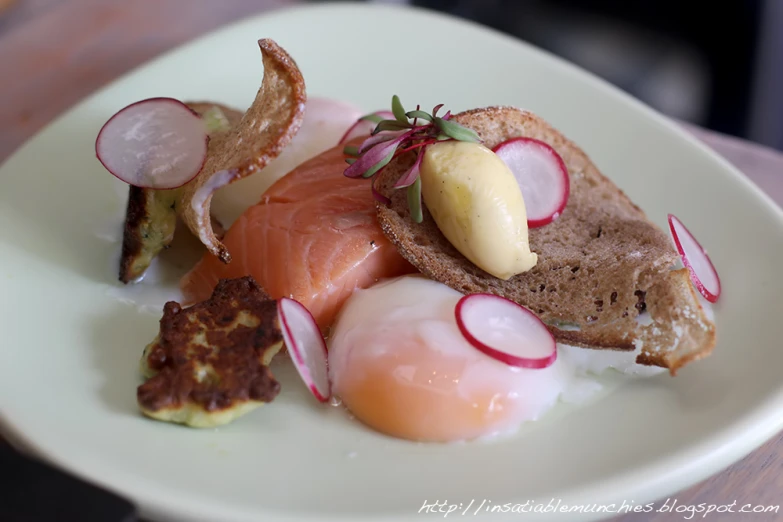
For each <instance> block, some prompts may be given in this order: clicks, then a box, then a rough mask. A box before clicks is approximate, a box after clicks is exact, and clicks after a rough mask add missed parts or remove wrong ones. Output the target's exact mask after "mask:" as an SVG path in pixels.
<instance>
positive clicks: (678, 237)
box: [669, 214, 720, 303]
mask: <svg viewBox="0 0 783 522" xmlns="http://www.w3.org/2000/svg"><path fill="white" fill-rule="evenodd" d="M669 230H670V231H671V233H672V239H673V240H674V246H675V247H677V252H679V253H680V257H682V264H683V265H685V267H686V268H687V269H688V271H689V272H690V273H691V281H693V286H695V287H696V289H697V290H698V291H699V293H700V294H701V295H703V296H704V298H705V299H706V300H707V301H709V302H710V303H714V302H716V301H717V300H718V297H720V277H718V271H717V270H715V266H714V265H713V264H712V261H711V260H710V256H708V255H707V251H706V250H704V248H703V247H702V246H701V245H700V244H699V242H698V241H697V240H696V238H695V237H694V236H693V234H691V232H690V231H689V230H688V229H687V227H686V226H685V225H683V224H682V221H680V220H679V219H678V218H677V216H675V215H674V214H669Z"/></svg>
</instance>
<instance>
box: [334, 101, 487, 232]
mask: <svg viewBox="0 0 783 522" xmlns="http://www.w3.org/2000/svg"><path fill="white" fill-rule="evenodd" d="M391 107H392V115H393V116H394V119H393V120H392V119H380V118H379V117H378V116H377V114H370V115H367V116H364V117H363V118H364V119H367V120H370V121H373V122H376V121H377V124H376V126H375V129H373V131H372V134H371V135H370V136H369V137H368V138H367V139H365V140H364V142H362V143H361V145H359V147H355V146H346V147H345V149H344V150H343V152H344V153H345V155H346V156H350V157H349V158H347V159H346V160H345V161H346V162H347V163H348V165H349V166H348V168H346V169H345V175H346V176H347V177H349V178H371V177H373V176H375V175H376V174H378V173H379V172H381V171H382V170H383V169H384V168H385V167H386V165H388V164H389V163H390V162H391V161H392V160H393V159H394V158H396V157H397V156H399V155H401V154H405V153H407V152H414V154H416V160H415V161H414V163H413V165H412V166H411V168H410V169H408V170H407V171H406V172H405V173H404V174H403V175H402V176H400V179H399V180H397V182H396V183H395V184H394V188H395V189H401V188H405V189H407V200H408V207H409V209H410V213H411V218H412V219H413V220H414V221H415V222H416V223H421V221H422V219H423V215H422V210H421V176H420V172H419V169H420V167H421V160H422V158H423V157H424V151H425V150H426V148H427V147H428V146H430V145H432V144H433V143H437V142H439V141H446V140H456V141H469V142H474V143H480V142H481V139H480V138H479V136H478V134H476V132H475V131H473V130H472V129H468V128H467V127H463V126H462V125H460V124H459V123H456V122H454V121H451V111H448V112H446V114H444V115H443V116H442V117H439V116H438V111H440V109H442V108H443V104H442V103H441V104H438V105H436V106H435V107H433V109H432V112H431V113H428V112H426V111H423V110H421V107H420V106H417V107H416V110H414V111H409V112H405V109H404V108H403V105H402V103H401V102H400V98H399V97H398V96H397V95H394V96H392V102H391ZM411 120H413V121H412V122H411ZM421 122H425V123H421ZM371 190H372V194H373V197H374V198H375V199H376V200H377V201H380V202H381V203H384V204H387V205H388V204H389V203H391V200H390V199H389V198H388V197H386V196H384V195H383V194H381V193H380V192H378V190H377V189H376V188H375V179H373V182H372V185H371Z"/></svg>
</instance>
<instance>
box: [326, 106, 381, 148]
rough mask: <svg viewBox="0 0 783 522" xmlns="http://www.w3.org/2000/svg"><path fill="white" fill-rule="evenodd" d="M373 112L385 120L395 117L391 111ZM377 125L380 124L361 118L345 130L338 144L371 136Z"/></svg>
mask: <svg viewBox="0 0 783 522" xmlns="http://www.w3.org/2000/svg"><path fill="white" fill-rule="evenodd" d="M373 114H374V115H376V116H378V117H380V118H382V119H384V120H393V119H394V114H393V113H392V112H391V111H378V112H374V113H373ZM376 125H378V123H376V122H372V121H367V120H363V119H361V118H360V119H358V120H356V123H354V124H353V125H351V126H350V128H349V129H348V130H347V131H345V134H343V137H342V138H340V141H339V143H338V145H342V144H343V143H346V142H348V141H351V140H352V139H354V138H358V137H360V136H362V137H367V136H369V135H370V134H371V133H372V131H373V129H375V126H376Z"/></svg>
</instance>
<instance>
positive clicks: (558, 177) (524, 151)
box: [493, 138, 571, 228]
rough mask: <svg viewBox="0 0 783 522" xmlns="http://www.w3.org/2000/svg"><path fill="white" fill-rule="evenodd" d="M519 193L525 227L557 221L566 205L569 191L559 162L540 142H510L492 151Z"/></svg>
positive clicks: (529, 139)
mask: <svg viewBox="0 0 783 522" xmlns="http://www.w3.org/2000/svg"><path fill="white" fill-rule="evenodd" d="M493 152H494V153H495V154H497V155H498V156H499V157H500V158H501V159H502V160H503V161H504V162H505V163H506V165H508V168H509V169H511V172H512V173H513V174H514V177H515V178H517V183H519V187H520V188H521V189H522V197H523V199H524V200H525V209H526V210H527V226H528V227H530V228H536V227H541V226H544V225H547V224H549V223H551V222H552V221H554V220H555V219H557V217H558V216H559V215H560V214H561V213H562V212H563V209H564V208H565V206H566V203H568V195H569V193H570V190H571V184H570V180H569V178H568V169H567V168H566V166H565V163H564V162H563V158H561V157H560V155H559V154H558V153H557V152H556V151H555V150H554V149H553V148H552V147H550V146H549V145H547V144H546V143H544V142H543V141H540V140H536V139H533V138H512V139H510V140H507V141H504V142H503V143H501V144H500V145H498V146H497V147H495V148H494V149H493Z"/></svg>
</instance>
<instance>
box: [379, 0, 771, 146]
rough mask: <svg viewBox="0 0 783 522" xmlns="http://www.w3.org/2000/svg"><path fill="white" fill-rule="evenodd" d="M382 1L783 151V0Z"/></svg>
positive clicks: (668, 111)
mask: <svg viewBox="0 0 783 522" xmlns="http://www.w3.org/2000/svg"><path fill="white" fill-rule="evenodd" d="M381 1H383V0H381ZM385 1H386V2H387V3H403V4H404V3H407V4H412V5H417V6H423V7H427V8H431V9H437V10H440V11H445V12H448V13H452V14H455V15H458V16H461V17H464V18H468V19H471V20H474V21H476V22H479V23H482V24H484V25H488V26H491V27H494V28H496V29H499V30H501V31H503V32H505V33H509V34H512V35H514V36H517V37H519V38H521V39H523V40H525V41H527V42H530V43H532V44H534V45H536V46H538V47H541V48H544V49H547V50H548V51H550V52H552V53H554V54H557V55H559V56H562V57H563V58H566V59H567V60H569V61H571V62H573V63H576V64H578V65H580V66H582V67H584V68H585V69H588V70H589V71H591V72H593V73H595V74H597V75H598V76H601V77H602V78H604V79H606V80H608V81H609V82H611V83H613V84H615V85H616V86H618V87H620V88H621V89H623V90H625V91H627V92H629V93H630V94H632V95H633V96H635V97H637V98H639V99H641V100H642V101H644V102H645V103H647V104H649V105H651V106H653V107H655V108H656V109H658V110H659V111H661V112H663V113H665V114H668V115H670V116H672V117H674V118H678V119H681V120H684V121H688V122H691V123H694V124H697V125H701V126H703V127H706V128H709V129H712V130H715V131H719V132H723V133H726V134H731V135H734V136H739V137H743V138H747V139H750V140H753V141H756V142H759V143H762V144H765V145H769V146H772V147H775V148H777V149H780V150H783V0H723V1H721V2H693V1H691V2H683V1H679V0H634V1H627V0H385Z"/></svg>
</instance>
